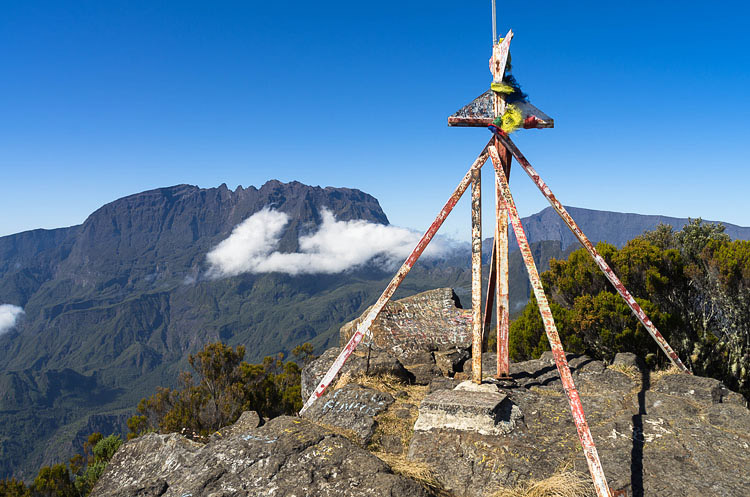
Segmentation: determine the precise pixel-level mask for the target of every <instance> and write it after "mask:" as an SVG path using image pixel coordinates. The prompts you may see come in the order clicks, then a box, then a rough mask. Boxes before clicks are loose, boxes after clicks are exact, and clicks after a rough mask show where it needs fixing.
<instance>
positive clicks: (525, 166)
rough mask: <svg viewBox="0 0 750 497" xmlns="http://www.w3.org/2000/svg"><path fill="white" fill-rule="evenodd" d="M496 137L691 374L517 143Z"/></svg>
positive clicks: (669, 352) (663, 345)
mask: <svg viewBox="0 0 750 497" xmlns="http://www.w3.org/2000/svg"><path fill="white" fill-rule="evenodd" d="M495 136H496V137H497V138H498V139H499V140H500V142H501V143H502V144H503V145H504V146H505V148H506V149H508V150H510V151H511V153H512V154H513V156H514V157H515V158H516V160H517V161H518V162H519V164H521V167H522V168H523V169H524V171H526V174H528V175H529V177H530V178H531V180H532V181H533V182H534V184H536V186H537V188H539V190H540V191H541V192H542V194H543V195H544V196H545V197H546V198H547V200H548V201H549V203H550V204H551V205H552V207H553V208H554V209H555V210H556V211H557V213H558V214H559V215H560V217H561V218H562V220H563V221H565V224H567V225H568V228H570V231H572V232H573V234H574V235H575V236H576V238H578V241H579V242H581V245H583V247H584V248H585V249H586V250H587V251H588V252H589V254H591V257H593V258H594V261H595V262H596V264H597V265H598V266H599V269H601V270H602V272H603V273H604V276H606V277H607V279H608V280H609V281H610V282H611V283H612V285H613V286H614V287H615V289H616V290H617V292H618V293H619V294H620V296H621V297H622V298H623V299H624V300H625V303H627V304H628V306H629V307H630V310H631V311H633V314H635V317H637V318H638V320H639V321H640V322H641V324H642V325H643V326H644V327H645V328H646V330H647V331H648V332H649V333H650V334H651V336H652V337H653V338H654V340H656V343H657V344H658V345H659V347H660V348H661V349H662V350H663V351H664V353H665V354H667V357H669V360H670V361H672V364H674V365H675V366H677V367H678V368H680V369H681V370H682V371H684V372H685V373H688V374H690V371H689V370H688V368H687V367H685V365H684V364H683V363H682V361H681V360H680V358H679V356H678V355H677V353H676V352H675V351H674V350H672V347H670V346H669V344H668V343H667V341H666V340H665V339H664V337H663V336H662V334H661V333H659V330H657V329H656V326H654V323H652V322H651V320H650V319H649V318H648V316H647V315H646V313H645V312H643V309H642V308H641V306H640V305H638V302H636V301H635V299H634V298H633V296H632V295H630V292H628V290H627V288H625V285H623V284H622V282H621V281H620V278H618V277H617V275H616V274H615V273H614V271H612V269H611V268H610V267H609V265H608V264H607V263H606V262H605V261H604V258H603V257H602V256H601V255H599V252H597V251H596V249H595V248H594V245H593V244H592V243H591V241H590V240H589V239H588V238H587V237H586V235H584V234H583V231H581V228H579V227H578V225H577V224H576V222H575V221H574V220H573V218H572V217H571V216H570V214H568V211H567V210H565V207H563V205H562V204H561V203H560V202H559V201H558V200H557V198H556V197H555V195H554V194H553V193H552V191H550V189H549V187H548V186H547V184H546V183H545V182H544V181H543V180H542V178H541V177H540V176H539V173H537V172H536V171H535V170H534V168H533V167H532V166H531V164H530V163H529V161H528V160H526V157H524V156H523V154H522V153H521V151H520V150H518V147H516V144H515V143H513V141H512V140H511V139H510V137H508V136H507V135H503V134H501V133H495Z"/></svg>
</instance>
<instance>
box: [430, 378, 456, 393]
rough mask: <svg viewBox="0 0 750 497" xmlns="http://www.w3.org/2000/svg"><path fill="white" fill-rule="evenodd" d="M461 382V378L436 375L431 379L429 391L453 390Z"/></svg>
mask: <svg viewBox="0 0 750 497" xmlns="http://www.w3.org/2000/svg"><path fill="white" fill-rule="evenodd" d="M459 383H461V380H457V379H454V378H446V377H445V376H436V377H435V378H433V379H432V381H430V385H429V387H428V388H427V393H432V392H434V391H436V390H453V389H454V388H456V385H458V384H459Z"/></svg>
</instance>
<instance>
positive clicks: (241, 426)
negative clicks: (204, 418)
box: [211, 411, 263, 440]
mask: <svg viewBox="0 0 750 497" xmlns="http://www.w3.org/2000/svg"><path fill="white" fill-rule="evenodd" d="M261 424H263V420H262V419H261V418H260V416H258V413H257V412H255V411H245V412H243V413H242V414H241V415H240V417H239V419H238V420H237V421H235V423H234V424H232V425H229V426H225V427H224V428H221V429H220V430H218V431H216V433H213V434H212V435H211V439H212V440H214V439H219V438H226V437H231V436H233V435H237V434H238V433H244V432H246V431H247V430H250V429H252V428H257V427H259V426H260V425H261Z"/></svg>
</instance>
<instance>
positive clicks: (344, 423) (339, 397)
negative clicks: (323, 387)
mask: <svg viewBox="0 0 750 497" xmlns="http://www.w3.org/2000/svg"><path fill="white" fill-rule="evenodd" d="M391 404H393V397H392V396H391V395H390V394H388V393H385V392H381V391H379V390H375V389H374V388H368V387H363V386H361V385H355V384H349V385H346V386H344V387H342V388H339V389H338V390H335V391H333V392H330V393H328V394H327V395H324V396H323V397H321V398H320V399H318V400H317V401H316V402H315V403H314V404H313V405H312V406H310V408H309V409H308V410H307V411H305V413H304V414H303V416H304V417H305V418H308V419H311V420H313V421H316V422H318V423H323V424H327V425H332V426H336V427H338V428H343V429H345V430H351V431H352V432H354V433H355V434H356V435H357V437H358V439H359V441H360V443H362V444H367V443H369V442H370V439H372V435H373V433H374V432H375V416H377V415H378V414H380V413H381V412H383V411H385V410H386V409H388V406H390V405H391Z"/></svg>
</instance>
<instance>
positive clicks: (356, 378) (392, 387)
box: [333, 373, 404, 394]
mask: <svg viewBox="0 0 750 497" xmlns="http://www.w3.org/2000/svg"><path fill="white" fill-rule="evenodd" d="M351 383H356V384H357V385H362V386H363V387H369V388H374V389H375V390H380V391H381V392H388V393H391V394H392V393H393V392H396V391H398V390H402V389H403V386H404V384H403V382H402V381H401V380H400V379H398V378H396V377H395V376H394V375H392V374H382V375H378V376H369V375H366V374H364V373H359V374H356V375H352V374H351V373H345V374H343V375H341V377H340V378H339V379H338V381H337V382H336V383H335V384H334V385H333V389H334V390H338V389H339V388H342V387H344V386H346V385H349V384H351Z"/></svg>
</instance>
